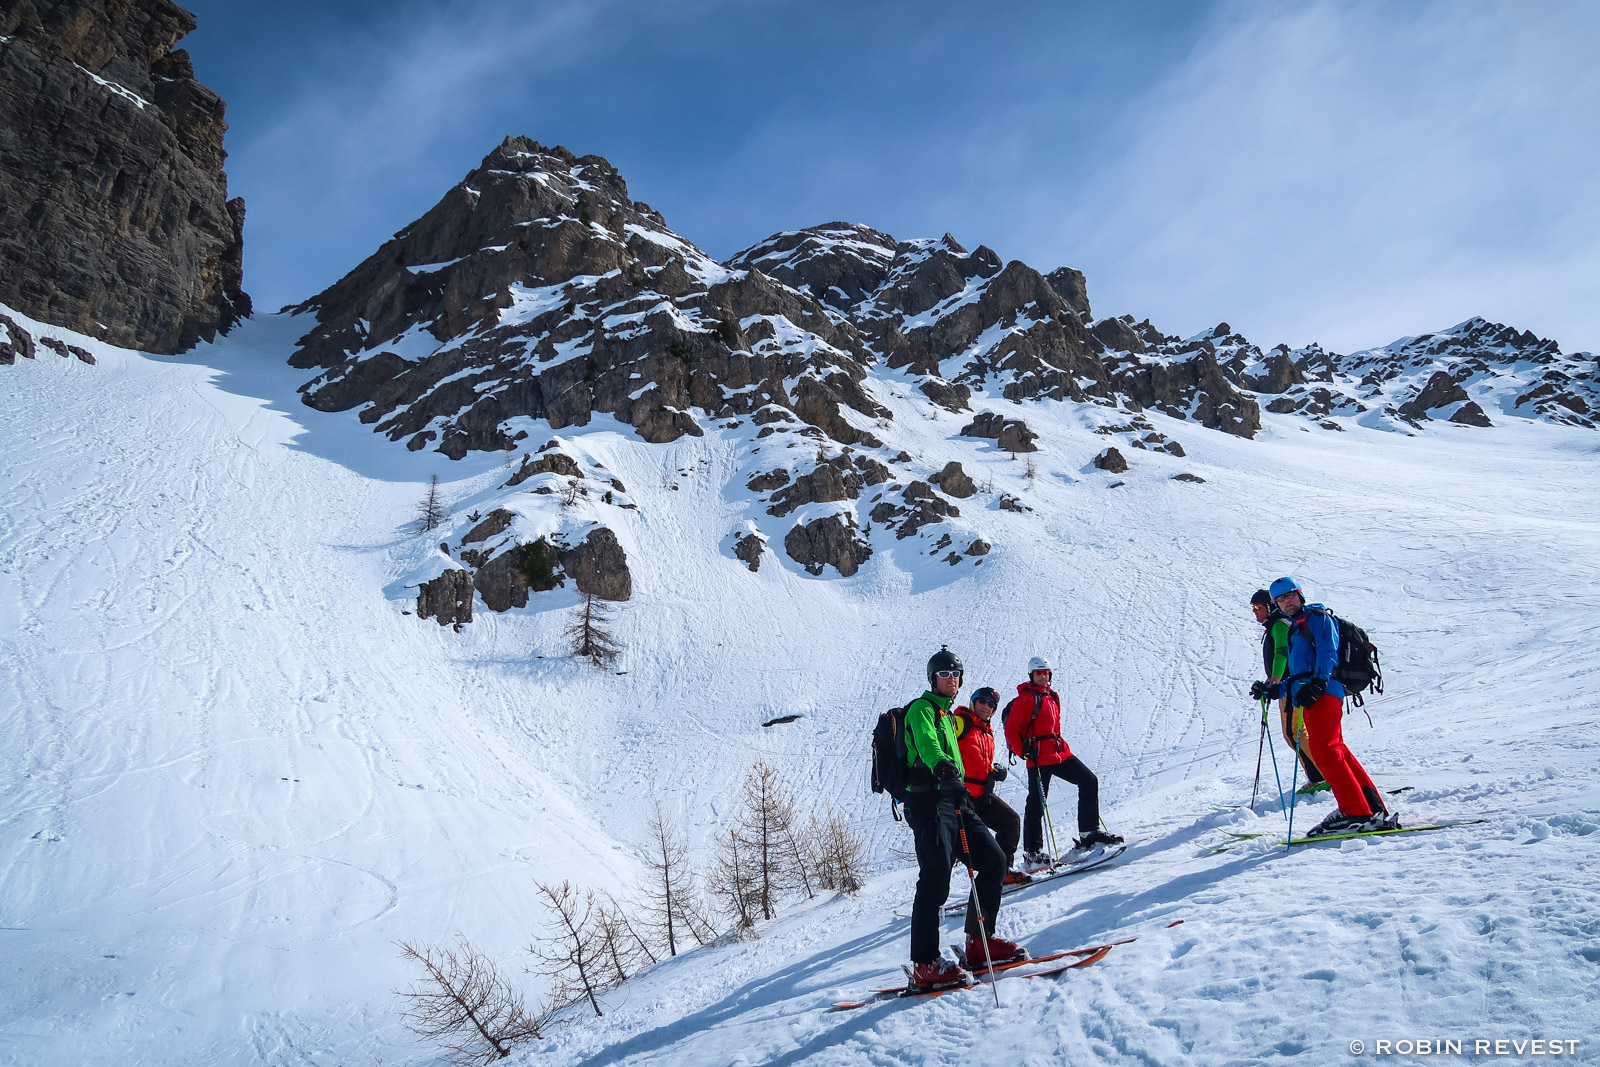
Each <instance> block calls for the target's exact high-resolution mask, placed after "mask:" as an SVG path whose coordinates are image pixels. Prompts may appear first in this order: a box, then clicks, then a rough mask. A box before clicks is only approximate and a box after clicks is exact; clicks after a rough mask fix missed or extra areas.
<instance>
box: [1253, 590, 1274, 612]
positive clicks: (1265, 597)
mask: <svg viewBox="0 0 1600 1067" xmlns="http://www.w3.org/2000/svg"><path fill="white" fill-rule="evenodd" d="M1250 606H1251V607H1253V608H1270V607H1272V594H1271V593H1269V592H1267V591H1266V590H1265V589H1257V590H1256V591H1255V593H1254V594H1252V595H1251V597H1250Z"/></svg>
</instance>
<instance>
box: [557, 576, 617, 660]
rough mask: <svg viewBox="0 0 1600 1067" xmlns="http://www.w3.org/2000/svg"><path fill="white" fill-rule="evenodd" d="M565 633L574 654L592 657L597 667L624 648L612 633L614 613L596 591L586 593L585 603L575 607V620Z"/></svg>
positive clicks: (573, 613) (573, 619)
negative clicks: (602, 601) (596, 594)
mask: <svg viewBox="0 0 1600 1067" xmlns="http://www.w3.org/2000/svg"><path fill="white" fill-rule="evenodd" d="M564 632H565V634H566V637H567V640H568V641H569V642H571V645H572V654H573V655H574V656H579V657H588V658H589V659H591V660H593V661H594V665H595V666H596V667H604V666H605V665H606V664H608V663H610V662H611V661H612V660H613V659H615V658H616V656H617V653H618V652H619V651H621V645H620V644H619V643H618V642H617V639H616V636H615V635H614V634H612V632H611V613H610V612H609V611H607V610H606V608H605V605H604V604H603V603H601V601H600V598H599V597H597V596H595V595H594V594H593V593H588V594H586V595H585V596H584V598H583V603H581V604H579V605H578V606H577V607H575V608H573V609H572V621H571V622H569V623H568V624H567V628H566V630H565V631H564Z"/></svg>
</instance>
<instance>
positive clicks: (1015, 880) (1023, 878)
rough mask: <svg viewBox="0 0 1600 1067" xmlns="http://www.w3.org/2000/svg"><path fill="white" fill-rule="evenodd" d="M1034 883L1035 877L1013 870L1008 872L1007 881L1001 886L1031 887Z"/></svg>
mask: <svg viewBox="0 0 1600 1067" xmlns="http://www.w3.org/2000/svg"><path fill="white" fill-rule="evenodd" d="M1032 882H1033V875H1031V874H1029V873H1028V872H1027V871H1015V870H1013V871H1007V872H1006V878H1005V881H1004V882H1002V883H1000V884H1001V885H1030V884H1032Z"/></svg>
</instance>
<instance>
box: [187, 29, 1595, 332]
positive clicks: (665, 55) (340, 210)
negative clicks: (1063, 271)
mask: <svg viewBox="0 0 1600 1067" xmlns="http://www.w3.org/2000/svg"><path fill="white" fill-rule="evenodd" d="M187 6H189V7H190V8H191V10H193V11H194V12H195V14H196V15H197V16H198V17H199V19H200V28H199V29H198V30H197V31H196V32H195V33H193V34H191V35H190V37H189V38H188V39H186V40H185V42H184V46H185V47H187V48H189V49H190V51H191V52H192V53H193V55H194V58H195V65H196V68H197V72H198V74H199V77H200V79H201V80H202V81H204V82H206V83H207V84H209V85H211V86H212V87H213V88H215V89H217V90H218V91H219V92H221V93H222V94H223V96H224V97H225V98H226V99H227V100H228V117H229V121H230V124H231V130H230V132H229V135H228V141H227V147H228V149H229V152H230V153H231V156H230V159H229V164H228V167H229V179H230V183H231V187H232V191H233V193H234V194H235V195H242V196H244V197H245V198H246V200H247V202H248V206H249V216H248V224H247V230H246V274H245V283H246V287H247V288H248V289H249V290H250V291H251V292H252V294H253V295H255V297H256V298H257V301H258V304H259V306H261V307H262V308H264V309H268V310H271V309H276V308H277V307H278V306H279V305H281V304H284V303H288V302H291V301H297V300H300V299H303V298H304V297H306V296H309V295H311V294H312V293H314V292H316V291H318V290H319V289H321V288H322V287H324V286H325V285H327V284H328V283H330V282H332V281H333V280H335V279H337V278H338V277H339V276H340V275H342V274H343V273H344V272H345V271H347V270H348V269H350V268H351V267H352V266H354V265H355V264H356V263H357V262H359V261H360V260H361V259H362V258H364V257H365V256H366V255H367V254H369V253H370V252H372V251H373V250H374V249H375V248H376V247H377V246H378V245H379V244H380V243H381V242H382V241H383V240H385V239H386V238H387V237H388V236H389V235H390V234H391V233H393V232H394V231H396V230H398V229H400V228H401V227H402V226H404V225H405V224H406V223H407V222H409V221H410V220H411V219H413V218H415V217H416V216H418V215H420V214H421V213H422V212H423V211H425V210H427V208H428V207H430V206H432V204H433V203H434V202H435V201H437V200H438V198H439V197H440V196H441V195H442V194H443V193H444V191H445V189H447V188H448V187H449V186H450V185H452V184H454V183H455V182H457V181H459V180H460V179H461V177H462V176H463V175H464V174H465V173H466V172H467V171H468V170H470V169H471V168H472V167H473V166H475V165H476V164H477V163H478V161H479V160H480V159H481V158H482V157H483V156H484V155H485V154H486V153H487V152H488V151H489V150H490V149H491V148H492V147H493V146H494V145H495V144H497V143H498V142H499V141H500V139H501V138H502V137H504V136H505V135H507V134H525V135H527V136H529V137H532V138H533V139H534V140H537V141H540V142H542V143H545V144H564V145H566V146H567V147H568V148H571V149H572V150H573V151H575V152H577V153H579V154H585V153H594V154H598V155H603V156H605V157H607V158H608V159H610V160H611V161H612V163H614V164H615V165H616V166H617V167H618V169H619V170H620V171H621V172H622V174H623V176H624V177H625V178H626V179H627V181H628V185H629V189H630V192H631V193H632V195H633V196H634V197H635V198H637V199H640V200H644V201H646V202H648V203H650V204H651V205H652V206H654V207H655V208H657V209H658V210H660V211H661V212H662V213H663V214H664V215H665V216H666V218H667V222H668V224H669V225H671V226H672V227H673V229H675V230H676V231H678V232H679V233H681V234H682V235H684V236H685V237H687V238H689V239H690V240H693V241H694V242H696V243H697V244H699V245H700V246H701V247H703V248H704V249H706V250H707V251H708V252H710V253H711V254H712V255H715V256H717V257H719V258H721V257H726V256H727V255H729V254H731V253H732V252H734V251H736V250H738V249H739V248H742V247H744V246H745V245H748V244H752V243H754V242H756V241H758V240H760V239H761V238H763V237H765V236H766V235H768V234H769V233H772V232H775V231H778V230H783V229H793V228H796V227H800V226H806V225H812V224H816V223H821V222H827V221H832V220H834V219H846V220H850V221H855V222H862V223H866V224H868V225H871V226H875V227H877V228H878V229H881V230H885V231H887V232H889V233H892V234H894V235H895V236H897V237H902V238H904V237H922V236H938V235H939V234H941V233H944V232H947V231H948V232H950V233H952V234H954V235H955V237H956V238H957V239H958V240H960V241H961V242H962V243H963V244H966V245H968V246H969V247H971V246H974V245H977V244H980V243H981V244H987V245H989V246H990V247H991V248H993V249H995V250H996V251H997V252H998V253H999V254H1000V255H1001V256H1002V257H1003V258H1007V259H1011V258H1017V259H1022V260H1024V261H1026V262H1028V263H1029V264H1031V265H1033V266H1035V267H1037V268H1039V269H1041V270H1050V269H1053V268H1054V267H1057V266H1060V265H1062V264H1070V265H1072V266H1075V267H1078V268H1079V269H1081V270H1083V271H1084V272H1085V273H1086V274H1087V275H1088V282H1089V295H1090V299H1091V301H1092V302H1093V304H1094V308H1095V312H1096V313H1097V314H1122V313H1132V314H1134V315H1136V316H1139V317H1146V316H1148V317H1150V318H1152V319H1153V321H1154V322H1155V324H1156V325H1157V326H1159V327H1160V328H1162V329H1164V330H1166V331H1168V332H1169V333H1181V334H1185V335H1187V334H1191V333H1195V332H1197V331H1199V330H1201V329H1204V328H1207V327H1209V326H1211V325H1214V324H1215V323H1216V322H1218V321H1222V320H1226V321H1228V322H1229V323H1231V324H1232V325H1233V326H1234V327H1235V328H1238V329H1241V330H1243V331H1244V332H1246V333H1247V334H1248V335H1249V336H1251V337H1252V339H1254V340H1256V341H1258V342H1260V343H1263V344H1269V345H1270V344H1275V343H1277V342H1279V341H1287V342H1289V343H1290V344H1294V345H1299V344H1305V343H1308V342H1310V341H1313V340H1316V341H1321V342H1322V343H1323V344H1325V345H1328V346H1330V347H1335V348H1338V349H1341V350H1350V349H1353V348H1359V347H1366V346H1370V345H1378V344H1384V343H1387V342H1388V341H1391V340H1394V339H1395V338H1396V337H1399V336H1401V335H1404V334H1414V333H1420V332H1425V331H1428V330H1434V329H1441V328H1444V327H1446V326H1449V325H1452V324H1454V323H1456V322H1458V321H1460V320H1462V319H1465V318H1468V317H1469V316H1471V315H1476V314H1481V315H1484V316H1486V317H1489V318H1492V319H1498V320H1500V321H1504V322H1510V323H1512V324H1514V325H1516V326H1518V327H1520V328H1528V329H1532V330H1534V331H1535V332H1537V333H1540V334H1542V335H1545V336H1552V337H1555V338H1556V339H1557V340H1559V341H1561V342H1562V344H1563V346H1564V347H1566V348H1568V349H1569V350H1571V349H1580V348H1586V349H1591V350H1600V197H1597V195H1596V193H1595V191H1594V190H1595V188H1596V187H1597V185H1600V182H1597V181H1596V178H1595V172H1596V166H1597V164H1600V72H1597V70H1596V66H1595V64H1594V63H1593V50H1594V47H1595V45H1596V44H1597V43H1600V5H1594V4H1589V3H1582V2H1570V0H1539V2H1530V3H1526V4H1516V5H1513V4H1491V3H1481V2H1475V0H1447V2H1437V3H1405V4H1401V3H1363V2H1359V0H1349V2H1341V3H1332V2H1315V0H1311V2H1303V3H1270V2H1256V3H1234V2H1229V3H1200V2H1178V3H1162V2H1154V0H1152V2H1130V3H1117V4H1107V3H1076V2H1054V3H1026V4H1024V3H1018V4H990V5H975V4H966V3H962V4H954V3H938V2H918V3H903V2H881V3H874V2H870V0H865V2H856V3H830V2H811V3H788V2H766V0H741V2H732V0H729V2H722V0H686V2H673V3H661V2H656V3H648V2H638V0H590V2H582V3H578V2H569V3H562V2H550V3H518V2H488V0H452V2H444V0H431V2H419V0H410V2H398V3H383V4H380V3H376V2H367V0H352V2H331V0H322V2H319V3H310V2H304V0H280V2H275V3H272V4H239V3H237V2H235V0H190V2H189V3H188V4H187Z"/></svg>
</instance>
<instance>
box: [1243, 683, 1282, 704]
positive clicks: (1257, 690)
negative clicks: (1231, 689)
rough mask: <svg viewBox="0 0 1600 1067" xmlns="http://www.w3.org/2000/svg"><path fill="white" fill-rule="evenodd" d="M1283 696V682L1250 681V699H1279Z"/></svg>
mask: <svg viewBox="0 0 1600 1067" xmlns="http://www.w3.org/2000/svg"><path fill="white" fill-rule="evenodd" d="M1282 696H1283V683H1282V682H1252V683H1250V699H1251V700H1261V699H1262V698H1263V697H1264V698H1266V699H1267V700H1278V699H1279V698H1281V697H1282Z"/></svg>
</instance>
